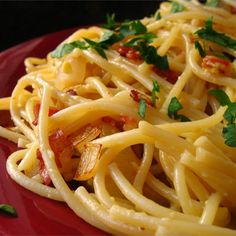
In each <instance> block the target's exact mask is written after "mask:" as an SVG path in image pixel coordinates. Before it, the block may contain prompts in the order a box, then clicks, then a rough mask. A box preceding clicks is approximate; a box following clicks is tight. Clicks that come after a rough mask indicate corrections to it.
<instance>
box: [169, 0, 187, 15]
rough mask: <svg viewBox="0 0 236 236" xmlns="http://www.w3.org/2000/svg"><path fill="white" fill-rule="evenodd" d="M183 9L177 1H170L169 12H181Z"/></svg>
mask: <svg viewBox="0 0 236 236" xmlns="http://www.w3.org/2000/svg"><path fill="white" fill-rule="evenodd" d="M184 9H185V7H184V6H183V5H182V4H180V3H178V2H172V4H171V10H170V11H171V13H177V12H181V11H183V10H184Z"/></svg>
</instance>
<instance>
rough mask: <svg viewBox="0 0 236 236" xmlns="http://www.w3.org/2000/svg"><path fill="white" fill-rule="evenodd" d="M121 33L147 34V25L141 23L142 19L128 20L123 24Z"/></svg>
mask: <svg viewBox="0 0 236 236" xmlns="http://www.w3.org/2000/svg"><path fill="white" fill-rule="evenodd" d="M119 31H120V33H121V34H122V35H123V36H125V37H126V36H129V35H138V34H145V33H146V32H147V27H146V26H145V25H143V24H142V23H141V21H140V20H135V21H128V22H124V23H122V24H121V26H120V29H119Z"/></svg>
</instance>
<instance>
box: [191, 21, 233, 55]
mask: <svg viewBox="0 0 236 236" xmlns="http://www.w3.org/2000/svg"><path fill="white" fill-rule="evenodd" d="M195 34H197V35H198V36H199V37H200V38H202V39H204V40H207V41H210V42H213V43H216V44H218V45H220V46H223V47H226V48H230V49H234V50H236V40H235V39H232V38H231V37H229V36H227V35H226V34H223V33H219V32H217V31H215V30H214V29H213V20H212V17H211V18H209V19H208V20H207V21H205V26H204V27H203V28H202V29H200V30H198V31H196V32H195Z"/></svg>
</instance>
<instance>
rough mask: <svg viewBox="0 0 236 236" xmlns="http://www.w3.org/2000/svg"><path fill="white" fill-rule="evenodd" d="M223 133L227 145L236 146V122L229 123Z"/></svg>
mask: <svg viewBox="0 0 236 236" xmlns="http://www.w3.org/2000/svg"><path fill="white" fill-rule="evenodd" d="M222 134H223V137H224V139H225V144H226V145H228V146H230V147H236V124H229V125H228V126H227V127H224V128H223V132H222Z"/></svg>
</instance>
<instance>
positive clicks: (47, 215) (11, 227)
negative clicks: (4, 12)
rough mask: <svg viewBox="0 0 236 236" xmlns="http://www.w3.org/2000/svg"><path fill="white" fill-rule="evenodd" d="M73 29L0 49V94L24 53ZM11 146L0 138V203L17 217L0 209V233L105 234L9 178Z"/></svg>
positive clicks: (41, 49) (39, 53)
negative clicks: (8, 165) (16, 214)
mask: <svg viewBox="0 0 236 236" xmlns="http://www.w3.org/2000/svg"><path fill="white" fill-rule="evenodd" d="M74 31H75V29H69V30H65V31H61V32H57V33H52V34H49V35H46V36H42V37H39V38H36V39H33V40H30V41H28V42H25V43H22V44H20V45H18V46H15V47H13V48H10V49H8V50H6V51H4V52H2V53H0V97H5V96H9V95H10V94H11V91H12V89H13V87H14V85H15V84H16V81H17V79H19V78H20V76H22V75H23V74H25V70H24V64H23V62H24V59H25V58H26V57H28V56H36V57H45V56H46V55H47V53H48V52H49V51H51V50H53V49H54V48H55V47H56V46H57V45H58V44H59V43H60V42H61V41H62V40H64V39H65V38H66V37H67V36H69V35H70V34H71V33H72V32H74ZM0 115H1V116H2V114H0ZM0 118H1V117H0ZM14 150H16V146H15V145H14V144H12V143H11V142H8V141H7V140H4V139H1V138H0V204H1V203H8V204H11V205H12V206H14V207H15V208H16V210H17V213H18V217H17V218H12V217H9V216H6V215H3V214H1V213H0V235H106V233H104V232H102V231H101V230H99V229H97V228H95V227H93V226H91V225H89V224H87V223H86V222H85V221H83V220H82V219H80V218H79V217H78V216H76V215H75V214H74V213H73V211H72V210H70V209H69V207H67V205H66V204H64V203H60V202H56V201H53V200H49V199H46V198H43V197H40V196H38V195H36V194H34V193H32V192H30V191H28V190H26V189H24V188H23V187H21V186H19V185H18V184H16V183H15V182H14V181H13V180H11V178H10V177H9V176H8V174H7V172H6V167H5V164H6V159H7V157H8V156H9V154H10V153H11V152H13V151H14Z"/></svg>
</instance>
